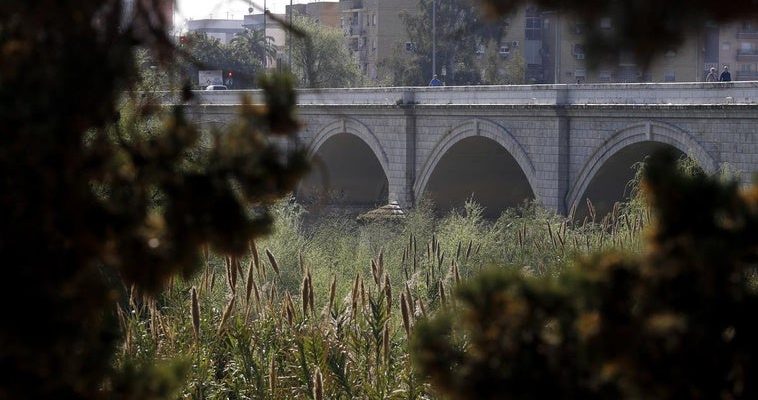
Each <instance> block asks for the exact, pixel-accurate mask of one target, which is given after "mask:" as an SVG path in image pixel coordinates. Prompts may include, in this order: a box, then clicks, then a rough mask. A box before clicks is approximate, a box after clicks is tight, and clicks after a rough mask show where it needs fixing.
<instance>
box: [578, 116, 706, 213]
mask: <svg viewBox="0 0 758 400" xmlns="http://www.w3.org/2000/svg"><path fill="white" fill-rule="evenodd" d="M655 147H672V148H674V149H676V150H678V151H680V152H681V153H683V154H686V155H688V156H690V157H692V158H693V159H694V160H695V161H696V162H697V163H698V165H699V166H700V167H701V168H703V170H704V171H705V172H706V173H709V174H710V173H714V172H715V171H716V170H717V169H718V163H717V162H716V161H715V160H714V159H713V157H711V156H710V154H708V152H707V151H706V150H705V148H703V146H702V145H700V143H698V142H697V140H695V138H694V137H693V136H692V135H691V134H690V133H689V132H687V131H685V130H683V129H681V128H679V127H677V126H674V125H671V124H667V123H663V122H658V121H647V122H639V123H634V124H632V125H629V126H627V127H625V128H623V129H621V130H618V131H616V132H615V133H614V134H613V135H611V136H610V137H609V138H608V139H606V140H605V141H604V142H603V143H602V144H601V145H600V146H599V147H598V148H597V149H596V150H595V151H594V152H593V153H592V155H591V156H590V157H589V159H588V160H587V161H586V162H585V164H584V166H583V167H582V169H581V171H580V172H579V174H578V175H577V178H576V180H575V181H574V184H573V185H572V187H571V190H570V191H569V193H568V195H567V196H566V205H567V206H568V209H569V210H573V209H577V208H579V207H581V206H582V204H580V203H581V202H582V201H583V200H582V199H583V198H584V197H585V194H586V193H587V191H588V189H589V188H590V185H591V184H592V182H593V180H594V179H595V178H596V177H598V174H599V173H600V172H601V171H602V170H603V168H604V167H605V166H606V165H607V164H608V163H609V162H611V161H612V159H613V158H614V156H619V155H620V154H622V153H623V152H624V151H630V150H634V149H635V148H636V150H637V151H638V152H640V151H643V152H644V151H645V150H650V149H654V148H655ZM637 161H642V160H637ZM623 184H626V182H623Z"/></svg>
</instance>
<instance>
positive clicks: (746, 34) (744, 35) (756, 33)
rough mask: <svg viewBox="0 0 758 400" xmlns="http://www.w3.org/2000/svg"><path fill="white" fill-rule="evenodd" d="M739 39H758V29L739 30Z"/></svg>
mask: <svg viewBox="0 0 758 400" xmlns="http://www.w3.org/2000/svg"><path fill="white" fill-rule="evenodd" d="M737 39H758V30H749V31H748V30H744V31H737Z"/></svg>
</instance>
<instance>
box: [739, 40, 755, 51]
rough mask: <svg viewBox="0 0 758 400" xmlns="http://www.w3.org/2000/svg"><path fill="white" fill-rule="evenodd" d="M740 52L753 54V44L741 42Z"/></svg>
mask: <svg viewBox="0 0 758 400" xmlns="http://www.w3.org/2000/svg"><path fill="white" fill-rule="evenodd" d="M740 52H741V53H752V52H753V44H752V43H750V42H740Z"/></svg>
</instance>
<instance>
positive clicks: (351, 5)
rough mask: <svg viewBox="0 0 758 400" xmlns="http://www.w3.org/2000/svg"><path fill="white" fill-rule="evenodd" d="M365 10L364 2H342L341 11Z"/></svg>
mask: <svg viewBox="0 0 758 400" xmlns="http://www.w3.org/2000/svg"><path fill="white" fill-rule="evenodd" d="M362 8H363V0H340V10H341V11H351V10H360V9H362Z"/></svg>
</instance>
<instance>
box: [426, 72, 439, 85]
mask: <svg viewBox="0 0 758 400" xmlns="http://www.w3.org/2000/svg"><path fill="white" fill-rule="evenodd" d="M429 86H442V81H441V80H439V79H437V74H434V77H432V80H431V81H429Z"/></svg>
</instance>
